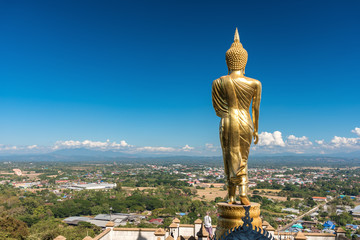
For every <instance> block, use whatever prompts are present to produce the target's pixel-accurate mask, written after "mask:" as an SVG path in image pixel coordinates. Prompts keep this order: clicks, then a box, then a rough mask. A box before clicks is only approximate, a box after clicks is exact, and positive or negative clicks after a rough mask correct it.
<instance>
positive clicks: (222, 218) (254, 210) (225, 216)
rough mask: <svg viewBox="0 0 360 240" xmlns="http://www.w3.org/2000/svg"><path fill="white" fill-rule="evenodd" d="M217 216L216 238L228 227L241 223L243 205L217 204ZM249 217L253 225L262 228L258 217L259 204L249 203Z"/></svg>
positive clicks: (243, 215) (243, 210)
mask: <svg viewBox="0 0 360 240" xmlns="http://www.w3.org/2000/svg"><path fill="white" fill-rule="evenodd" d="M217 208H218V213H219V218H218V223H217V226H216V232H215V234H216V240H218V239H220V237H221V236H222V235H223V234H224V233H225V232H226V231H227V230H229V229H232V228H234V227H238V226H241V225H243V221H242V220H241V218H243V217H245V209H244V205H240V204H228V203H218V204H217ZM250 217H251V218H252V219H253V221H252V225H253V227H259V228H262V221H261V218H260V204H259V203H251V205H250Z"/></svg>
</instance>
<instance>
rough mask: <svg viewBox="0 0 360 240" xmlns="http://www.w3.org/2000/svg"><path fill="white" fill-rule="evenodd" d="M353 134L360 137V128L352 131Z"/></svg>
mask: <svg viewBox="0 0 360 240" xmlns="http://www.w3.org/2000/svg"><path fill="white" fill-rule="evenodd" d="M351 132H353V133H355V134H356V135H358V136H359V137H360V128H358V127H356V128H355V129H353V130H351Z"/></svg>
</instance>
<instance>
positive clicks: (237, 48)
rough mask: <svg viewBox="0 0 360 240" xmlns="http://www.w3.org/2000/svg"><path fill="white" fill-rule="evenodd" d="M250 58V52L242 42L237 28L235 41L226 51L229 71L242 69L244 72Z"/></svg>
mask: <svg viewBox="0 0 360 240" xmlns="http://www.w3.org/2000/svg"><path fill="white" fill-rule="evenodd" d="M247 59H248V53H247V51H246V50H245V49H244V48H243V46H242V44H241V43H240V37H239V32H238V30H237V28H236V30H235V36H234V42H233V44H231V47H230V48H229V50H227V51H226V65H227V66H228V69H229V72H231V71H239V70H242V71H243V72H244V70H245V66H246V63H247Z"/></svg>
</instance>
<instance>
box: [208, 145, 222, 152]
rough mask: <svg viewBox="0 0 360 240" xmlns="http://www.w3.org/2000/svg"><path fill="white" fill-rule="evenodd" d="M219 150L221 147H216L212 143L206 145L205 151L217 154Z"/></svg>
mask: <svg viewBox="0 0 360 240" xmlns="http://www.w3.org/2000/svg"><path fill="white" fill-rule="evenodd" d="M218 149H219V147H218V146H214V144H212V143H206V144H205V150H206V151H211V152H216V151H217V150H218Z"/></svg>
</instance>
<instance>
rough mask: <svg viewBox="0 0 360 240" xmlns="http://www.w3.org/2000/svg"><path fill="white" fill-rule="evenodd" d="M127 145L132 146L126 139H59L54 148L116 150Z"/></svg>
mask: <svg viewBox="0 0 360 240" xmlns="http://www.w3.org/2000/svg"><path fill="white" fill-rule="evenodd" d="M127 147H131V145H129V144H128V143H127V142H126V141H124V140H122V141H120V143H117V142H110V140H109V139H108V140H106V141H105V142H101V141H91V140H85V141H82V142H81V141H74V140H68V141H57V142H56V143H55V145H54V147H53V149H55V150H56V149H63V148H91V149H100V150H115V149H124V148H127Z"/></svg>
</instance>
